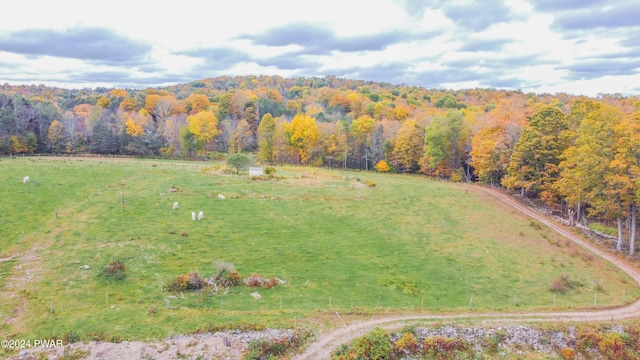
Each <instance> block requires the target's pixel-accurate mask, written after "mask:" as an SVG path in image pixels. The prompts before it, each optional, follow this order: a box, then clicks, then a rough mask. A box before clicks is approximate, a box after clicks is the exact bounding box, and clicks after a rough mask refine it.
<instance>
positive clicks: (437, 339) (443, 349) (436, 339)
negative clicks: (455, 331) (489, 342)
mask: <svg viewBox="0 0 640 360" xmlns="http://www.w3.org/2000/svg"><path fill="white" fill-rule="evenodd" d="M422 346H423V353H424V354H425V355H427V358H429V359H458V358H459V356H458V355H457V354H458V353H460V352H466V351H469V350H470V349H471V346H470V345H469V344H468V343H467V342H465V341H464V340H461V339H453V338H448V337H444V336H429V337H428V338H426V339H424V342H423V343H422ZM496 347H497V344H496ZM489 351H490V352H491V349H489Z"/></svg>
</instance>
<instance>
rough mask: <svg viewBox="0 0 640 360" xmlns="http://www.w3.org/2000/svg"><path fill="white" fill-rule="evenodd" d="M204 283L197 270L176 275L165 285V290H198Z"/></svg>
mask: <svg viewBox="0 0 640 360" xmlns="http://www.w3.org/2000/svg"><path fill="white" fill-rule="evenodd" d="M205 284H206V282H205V280H204V279H203V278H201V277H200V275H199V274H198V273H197V272H192V273H189V274H183V275H178V277H176V278H175V279H172V280H171V281H169V282H168V284H167V285H165V290H166V291H171V292H180V291H185V290H199V289H202V287H203V286H204V285H205Z"/></svg>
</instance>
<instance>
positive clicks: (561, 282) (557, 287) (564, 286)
mask: <svg viewBox="0 0 640 360" xmlns="http://www.w3.org/2000/svg"><path fill="white" fill-rule="evenodd" d="M579 286H583V284H582V283H581V282H579V281H575V280H571V278H569V275H560V277H558V278H557V279H555V280H553V282H552V283H551V285H549V290H550V291H553V292H559V293H562V294H564V293H566V292H567V291H569V290H571V289H574V288H576V287H579Z"/></svg>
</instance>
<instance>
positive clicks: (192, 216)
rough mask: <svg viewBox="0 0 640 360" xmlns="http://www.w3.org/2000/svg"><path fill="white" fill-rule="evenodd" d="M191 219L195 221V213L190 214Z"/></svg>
mask: <svg viewBox="0 0 640 360" xmlns="http://www.w3.org/2000/svg"><path fill="white" fill-rule="evenodd" d="M191 218H192V219H193V221H196V213H195V211H192V212H191Z"/></svg>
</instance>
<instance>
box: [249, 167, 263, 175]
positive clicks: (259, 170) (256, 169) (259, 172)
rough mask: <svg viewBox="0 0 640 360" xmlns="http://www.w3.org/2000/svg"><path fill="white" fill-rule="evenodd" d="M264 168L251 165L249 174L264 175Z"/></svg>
mask: <svg viewBox="0 0 640 360" xmlns="http://www.w3.org/2000/svg"><path fill="white" fill-rule="evenodd" d="M263 175H264V169H263V168H262V166H251V167H249V176H263Z"/></svg>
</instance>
